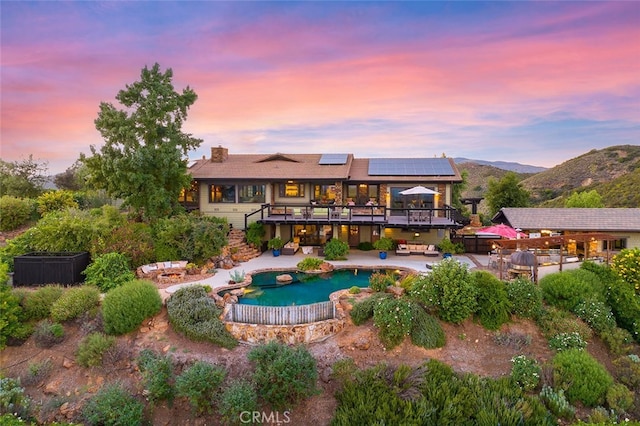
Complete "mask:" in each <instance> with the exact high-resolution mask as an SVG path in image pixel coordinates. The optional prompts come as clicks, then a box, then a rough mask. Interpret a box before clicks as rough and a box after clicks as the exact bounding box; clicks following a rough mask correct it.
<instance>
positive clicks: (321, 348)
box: [0, 277, 610, 426]
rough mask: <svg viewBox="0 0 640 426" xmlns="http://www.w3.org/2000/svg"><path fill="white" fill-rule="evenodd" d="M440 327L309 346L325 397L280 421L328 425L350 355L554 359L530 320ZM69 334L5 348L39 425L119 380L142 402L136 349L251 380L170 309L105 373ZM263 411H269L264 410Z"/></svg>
mask: <svg viewBox="0 0 640 426" xmlns="http://www.w3.org/2000/svg"><path fill="white" fill-rule="evenodd" d="M199 278H202V277H199ZM443 327H444V330H445V332H446V335H447V343H446V345H445V346H444V347H442V348H439V349H431V350H427V349H423V348H419V347H416V346H413V345H412V344H411V342H410V340H409V339H406V340H405V342H404V343H403V344H401V345H400V346H398V347H396V348H394V349H392V350H385V348H384V347H383V346H382V344H381V343H380V341H379V339H378V337H377V332H376V329H375V327H374V326H373V324H372V321H369V322H367V323H366V324H364V325H362V326H354V325H352V324H351V325H347V327H346V328H345V330H344V331H343V332H341V333H339V334H337V335H335V336H332V337H330V338H328V339H326V340H324V341H323V342H320V343H314V344H311V345H309V350H310V352H311V353H312V354H313V356H314V357H315V359H316V360H317V364H318V372H319V380H318V387H319V389H320V392H319V393H318V394H317V395H315V396H313V397H312V398H310V399H308V400H306V401H304V402H302V403H301V404H299V405H297V406H295V407H293V408H292V409H291V410H290V412H289V413H287V417H286V418H285V417H284V413H280V419H281V420H282V421H283V423H284V420H285V419H286V420H289V424H294V425H314V426H321V425H328V424H329V423H330V421H331V419H332V417H333V412H334V411H335V408H336V400H335V398H334V396H333V395H334V393H335V391H336V390H337V386H338V384H337V383H335V381H333V380H332V379H331V366H332V364H333V363H334V362H335V361H337V360H340V359H343V358H347V357H349V358H352V359H353V360H354V361H355V363H356V365H357V366H358V367H360V368H366V367H371V366H374V365H376V364H378V363H380V362H386V363H387V364H390V365H394V366H396V365H399V364H407V365H410V366H418V365H420V364H422V363H423V362H425V361H426V360H428V359H431V358H434V359H438V360H440V361H443V362H445V363H447V364H449V365H451V366H452V367H453V368H454V369H455V370H456V371H458V372H471V373H475V374H478V375H481V376H490V377H500V376H502V375H506V374H509V372H510V369H511V361H510V360H511V358H512V357H513V356H515V355H518V354H525V355H528V356H531V357H534V358H536V359H537V360H538V361H540V362H541V363H544V362H546V361H547V360H549V359H550V358H551V357H552V355H553V353H552V352H551V350H550V349H549V348H548V345H547V342H546V340H545V339H544V337H543V336H542V334H541V333H540V331H539V330H538V328H537V327H536V325H535V324H534V323H532V322H530V321H523V320H516V321H514V322H512V323H509V324H507V325H505V326H504V327H503V328H502V329H501V330H500V336H501V337H502V339H500V340H499V339H497V338H496V333H494V332H490V331H487V330H485V329H483V328H482V327H481V326H480V325H478V324H476V323H474V322H473V321H471V320H467V321H465V322H464V323H462V324H461V325H452V324H447V323H444V324H443ZM65 332H66V337H65V340H64V342H62V343H60V344H57V345H55V346H53V347H52V348H50V349H41V348H38V347H37V346H36V345H35V343H34V340H33V338H30V339H29V340H27V341H26V342H25V343H24V344H23V345H21V346H9V347H7V348H6V349H5V350H3V351H0V365H1V366H2V369H3V373H4V374H6V375H8V376H11V377H21V378H22V385H23V386H24V387H25V389H26V391H27V393H28V394H29V395H30V396H31V398H32V399H33V400H34V401H35V402H36V404H37V405H39V406H40V413H41V414H40V415H39V419H40V420H41V421H47V422H50V421H54V420H58V421H62V420H66V421H72V420H76V421H80V418H79V409H80V407H81V406H82V405H83V403H84V401H85V400H86V399H87V398H89V397H90V396H91V395H93V394H94V393H95V392H96V391H97V390H98V389H99V388H100V387H101V386H102V385H103V384H104V383H106V382H112V381H120V382H122V383H124V384H125V385H126V386H127V387H128V388H129V389H131V390H132V391H134V392H135V393H136V394H137V395H139V396H140V397H141V398H142V391H143V389H142V386H141V383H140V375H139V373H138V372H137V370H136V367H135V363H134V360H135V358H136V356H137V354H138V353H139V351H141V350H142V349H145V348H151V349H154V350H156V351H158V352H162V353H169V354H171V355H172V356H173V359H174V360H175V362H176V365H177V368H178V369H180V368H181V367H182V366H184V365H185V364H187V363H189V362H190V361H192V360H195V359H200V360H205V361H209V362H211V363H215V364H218V365H222V366H224V367H225V368H226V369H227V371H228V377H231V378H235V377H241V376H243V375H247V373H248V372H249V371H251V364H250V363H249V361H248V360H247V357H246V355H247V352H248V351H249V350H250V349H251V347H250V346H248V345H242V344H241V345H239V346H238V347H236V348H235V349H233V350H228V349H223V348H219V347H216V346H213V345H211V344H208V343H200V342H193V341H190V340H188V339H186V338H185V337H183V336H181V335H179V334H177V333H175V332H174V331H173V330H172V328H171V327H170V326H169V324H168V319H167V313H166V309H163V311H162V312H161V313H160V314H159V315H158V316H156V317H154V318H152V319H150V320H149V321H147V322H146V323H145V324H143V326H142V327H141V328H140V329H139V330H138V331H136V332H132V333H130V334H128V335H126V336H122V337H119V338H118V342H119V344H118V350H116V351H113V353H110V354H109V355H108V359H107V360H106V361H107V362H105V366H104V367H100V368H84V367H80V366H78V365H77V364H76V363H75V351H76V349H77V347H78V343H79V341H80V340H81V339H82V337H83V336H84V335H85V333H86V332H87V326H86V324H85V325H83V324H81V321H75V322H71V323H68V324H65ZM588 350H589V352H590V353H592V355H594V356H595V357H596V358H598V359H599V360H600V361H601V362H603V363H604V364H605V365H607V366H609V367H610V361H609V357H608V354H607V351H606V349H605V347H604V346H603V345H602V343H600V342H599V341H598V340H594V342H593V343H590V344H589V347H588ZM46 359H49V360H50V361H51V365H52V367H53V368H52V370H51V372H50V374H49V375H48V376H47V377H46V378H44V379H43V380H37V381H34V382H33V383H32V381H30V380H28V377H29V374H28V369H29V365H33V364H36V363H40V362H43V361H45V360H46ZM265 411H267V412H269V411H270V410H269V409H268V407H265ZM151 418H152V419H153V424H154V425H176V426H178V425H180V426H183V425H184V426H187V425H218V424H221V423H220V422H219V420H218V418H217V415H216V414H210V415H206V416H200V417H197V418H196V417H195V416H194V415H193V414H192V413H191V411H190V408H189V406H188V404H187V403H186V402H184V401H181V400H176V401H175V402H174V403H173V405H172V406H168V405H167V404H161V405H156V406H155V407H154V408H153V414H152V415H151ZM274 418H275V417H274ZM272 424H277V423H276V422H273V423H272Z"/></svg>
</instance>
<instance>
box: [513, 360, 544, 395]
mask: <svg viewBox="0 0 640 426" xmlns="http://www.w3.org/2000/svg"><path fill="white" fill-rule="evenodd" d="M511 364H512V365H511V378H512V379H513V380H514V381H515V382H516V383H517V384H518V385H520V387H521V388H522V390H523V391H525V392H529V391H532V390H534V389H535V388H536V387H537V386H538V384H540V374H541V373H542V369H541V368H540V366H539V365H538V362H537V361H536V360H535V359H533V358H528V357H526V356H525V355H518V356H514V357H513V358H511Z"/></svg>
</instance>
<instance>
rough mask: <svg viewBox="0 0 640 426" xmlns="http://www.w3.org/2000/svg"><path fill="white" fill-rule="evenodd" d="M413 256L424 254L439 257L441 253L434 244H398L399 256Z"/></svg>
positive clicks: (397, 251) (397, 252)
mask: <svg viewBox="0 0 640 426" xmlns="http://www.w3.org/2000/svg"><path fill="white" fill-rule="evenodd" d="M412 254H422V255H425V256H438V255H439V254H440V253H439V252H438V250H437V249H436V246H435V245H433V244H421V243H411V242H409V243H406V244H398V247H397V248H396V255H397V256H409V255H412Z"/></svg>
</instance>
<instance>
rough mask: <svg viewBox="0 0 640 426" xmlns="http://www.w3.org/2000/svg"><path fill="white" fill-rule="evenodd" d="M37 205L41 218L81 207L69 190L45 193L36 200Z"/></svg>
mask: <svg viewBox="0 0 640 426" xmlns="http://www.w3.org/2000/svg"><path fill="white" fill-rule="evenodd" d="M36 203H37V204H38V213H40V215H41V216H44V215H46V214H47V213H51V212H55V211H59V210H66V209H77V208H78V207H79V206H78V203H77V202H76V200H74V198H73V192H71V191H67V190H58V191H48V192H45V193H44V194H42V195H40V196H39V197H38V198H37V199H36Z"/></svg>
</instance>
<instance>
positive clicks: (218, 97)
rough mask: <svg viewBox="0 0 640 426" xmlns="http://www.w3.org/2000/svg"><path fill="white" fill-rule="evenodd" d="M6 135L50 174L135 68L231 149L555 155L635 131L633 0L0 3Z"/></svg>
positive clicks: (79, 145) (96, 140)
mask: <svg viewBox="0 0 640 426" xmlns="http://www.w3.org/2000/svg"><path fill="white" fill-rule="evenodd" d="M0 15H1V30H0V31H1V52H0V53H1V66H2V69H1V89H2V92H1V104H0V106H1V120H2V121H1V134H0V136H1V144H2V145H1V151H0V157H1V158H2V159H3V160H4V161H16V160H22V159H24V158H27V157H28V155H29V154H33V156H34V158H35V159H37V160H41V161H47V162H48V164H49V172H50V173H59V172H62V171H64V170H65V169H66V168H67V167H69V166H71V164H73V162H74V161H75V160H76V159H77V158H78V156H79V154H80V153H81V152H84V153H89V152H90V151H89V146H90V145H95V146H97V147H98V146H100V145H101V144H102V143H103V141H102V138H101V137H100V134H99V133H98V132H97V130H96V129H95V126H94V120H95V119H96V117H97V113H98V107H99V104H100V102H101V101H107V102H111V103H113V104H114V105H116V106H117V107H120V105H119V104H117V101H116V100H115V96H116V94H117V93H118V91H119V90H121V89H124V88H125V85H126V84H129V83H133V82H134V81H137V80H139V78H140V70H141V69H142V68H143V67H144V66H145V65H147V66H149V67H151V66H152V65H153V64H154V63H155V62H158V63H159V64H160V66H161V68H162V69H165V68H172V69H173V72H174V81H173V82H174V86H175V88H176V89H177V90H179V91H181V90H182V89H183V88H184V87H186V86H187V85H189V86H190V87H191V88H193V89H194V90H195V92H196V93H197V94H198V100H197V101H196V103H195V104H194V106H193V107H192V108H191V110H190V112H189V117H188V119H187V122H186V125H185V127H184V130H185V131H186V132H189V133H192V134H193V135H194V136H196V137H199V138H201V139H203V140H204V142H203V143H202V145H201V147H200V149H198V151H197V152H193V153H192V157H193V158H199V157H201V156H202V155H203V154H207V155H208V153H209V151H210V147H211V146H217V145H223V146H226V147H228V148H229V152H230V153H235V154H240V153H275V152H282V153H301V152H309V153H344V152H349V153H354V154H355V155H356V157H433V156H441V155H442V154H443V153H445V154H446V155H447V156H448V157H467V158H474V159H480V160H490V161H492V160H503V161H516V162H520V163H524V164H532V165H538V166H545V167H552V166H554V165H557V164H560V163H562V162H563V161H566V160H568V159H570V158H573V157H576V156H578V155H580V154H583V153H585V152H588V151H589V150H591V149H594V148H595V149H599V148H603V147H607V146H611V145H619V144H640V2H637V1H623V2H615V1H613V2H596V1H585V2H580V1H562V2H548V1H545V2H537V1H536V2H519V1H518V2H516V1H514V2H505V1H501V2H406V3H405V2H211V1H201V2H171V1H163V2H159V1H137V2H127V1H105V2H96V1H83V2H76V1H65V2H61V1H55V2H30V1H15V2H12V1H2V2H0Z"/></svg>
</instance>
